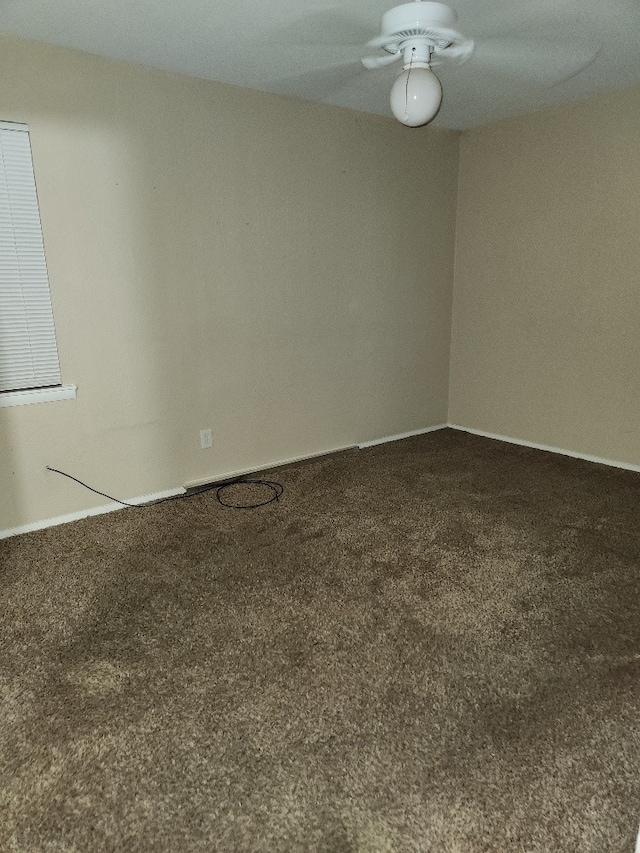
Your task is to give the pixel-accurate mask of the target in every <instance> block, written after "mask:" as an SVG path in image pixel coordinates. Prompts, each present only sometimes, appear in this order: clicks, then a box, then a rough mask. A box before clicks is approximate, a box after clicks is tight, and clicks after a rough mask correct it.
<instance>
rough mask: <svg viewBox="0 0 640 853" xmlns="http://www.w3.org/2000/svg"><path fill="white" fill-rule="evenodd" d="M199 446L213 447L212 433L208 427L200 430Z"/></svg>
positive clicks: (204, 447)
mask: <svg viewBox="0 0 640 853" xmlns="http://www.w3.org/2000/svg"><path fill="white" fill-rule="evenodd" d="M200 447H201V448H202V449H203V450H205V449H206V448H207V447H213V433H212V432H211V430H210V429H201V430H200Z"/></svg>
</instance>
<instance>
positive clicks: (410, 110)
mask: <svg viewBox="0 0 640 853" xmlns="http://www.w3.org/2000/svg"><path fill="white" fill-rule="evenodd" d="M390 100H391V111H392V112H393V114H394V116H395V117H396V118H397V119H398V121H399V122H400V123H401V124H404V125H406V126H407V127H421V126H422V125H425V124H429V122H430V121H433V119H434V118H435V117H436V115H437V113H438V110H439V109H440V104H441V103H442V85H441V83H440V81H439V80H438V78H437V77H436V75H435V74H434V73H433V71H431V70H430V69H429V68H424V67H422V68H415V67H413V68H412V67H410V66H409V67H405V69H404V71H402V73H401V74H400V75H399V76H398V77H397V78H396V81H395V83H394V84H393V86H392V87H391V99H390Z"/></svg>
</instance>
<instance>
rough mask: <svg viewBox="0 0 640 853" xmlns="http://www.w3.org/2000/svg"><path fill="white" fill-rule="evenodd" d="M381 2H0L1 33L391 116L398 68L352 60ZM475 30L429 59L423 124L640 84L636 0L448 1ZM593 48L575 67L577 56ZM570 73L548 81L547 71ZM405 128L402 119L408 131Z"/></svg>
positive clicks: (447, 123) (491, 116)
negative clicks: (433, 81) (455, 54)
mask: <svg viewBox="0 0 640 853" xmlns="http://www.w3.org/2000/svg"><path fill="white" fill-rule="evenodd" d="M394 5H398V3H397V2H394V0H344V2H342V3H341V4H340V5H339V6H337V5H333V6H332V5H320V4H318V3H316V2H311V0H298V2H295V0H180V2H177V0H3V2H2V4H1V5H0V31H4V32H7V33H11V34H15V35H19V36H24V37H26V38H32V39H37V40H39V41H44V42H50V43H52V44H57V45H62V46H65V47H71V48H76V49H78V50H84V51H88V52H91V53H96V54H100V55H103V56H110V57H114V58H117V59H125V60H130V61H133V62H139V63H143V64H147V65H153V66H156V67H158V68H164V69H168V70H171V71H179V72H183V73H186V74H194V75H197V76H199V77H205V78H209V79H212V80H219V81H223V82H227V83H234V84H236V85H239V86H247V87H250V88H254V89H263V90H267V91H272V92H282V93H286V94H290V95H296V96H299V97H302V98H306V99H308V100H317V101H323V102H325V103H329V104H336V105H339V106H343V107H350V108H353V109H357V110H363V111H365V112H371V113H379V114H382V115H391V112H390V109H389V90H390V88H391V84H392V82H393V79H394V77H395V75H396V74H397V73H398V72H399V71H400V70H401V69H400V66H396V65H394V66H391V67H390V68H385V69H382V70H379V71H365V70H364V69H363V68H362V66H361V64H360V63H359V59H360V57H362V56H363V55H366V54H367V53H368V51H367V50H366V47H365V44H366V42H367V40H368V39H370V38H373V37H374V36H375V35H377V34H378V33H379V28H380V18H381V16H382V14H383V12H385V11H387V10H388V9H389V8H391V7H392V6H394ZM451 5H452V6H453V8H455V10H456V12H457V13H458V29H459V30H460V31H461V32H462V33H463V34H464V35H466V36H469V37H470V38H473V39H475V41H476V52H475V54H474V56H473V57H472V58H471V59H470V60H469V61H468V62H467V63H465V64H464V65H460V66H456V67H445V68H442V69H439V70H438V75H439V76H440V78H441V80H442V83H443V87H444V102H443V106H442V109H441V110H440V113H439V114H438V117H437V118H436V120H435V121H434V124H436V125H440V126H441V127H450V128H467V127H472V126H474V125H477V124H482V123H484V122H487V121H492V120H495V119H499V118H504V117H506V116H509V115H515V114H518V113H524V112H529V111H532V110H535V109H540V108H542V107H545V106H551V105H553V104H558V103H562V102H564V101H569V100H575V99H579V98H583V97H587V96H589V95H591V94H594V93H597V92H601V91H604V90H606V89H612V88H618V87H622V86H628V85H633V84H636V83H640V0H538V2H537V3H535V2H530V0H455V2H453V0H452V2H451ZM593 56H595V60H594V61H593V62H592V63H591V64H590V65H588V67H586V68H585V69H584V70H582V71H579V72H578V73H575V72H576V70H577V69H579V68H580V67H581V66H582V65H583V64H584V63H585V62H587V61H588V60H589V59H591V58H592V57H593ZM567 75H573V76H571V77H570V79H566V80H564V81H562V82H558V81H559V79H560V78H562V77H563V76H567ZM408 132H409V131H408Z"/></svg>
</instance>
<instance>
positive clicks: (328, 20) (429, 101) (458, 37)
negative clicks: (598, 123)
mask: <svg viewBox="0 0 640 853" xmlns="http://www.w3.org/2000/svg"><path fill="white" fill-rule="evenodd" d="M507 20H508V22H509V23H510V24H511V27H512V29H511V33H509V32H507V33H504V29H503V24H504V22H505V21H507ZM456 22H457V15H456V13H455V11H454V10H453V9H452V8H451V7H449V6H448V5H446V4H445V3H438V2H428V1H427V0H413V2H409V3H403V4H402V5H400V6H396V7H395V8H392V9H390V10H389V11H388V12H385V14H384V15H383V16H382V26H381V34H380V35H378V36H376V37H375V38H373V39H370V31H368V32H367V31H366V30H365V32H363V38H362V42H364V41H365V39H367V38H369V41H367V42H366V46H365V48H364V49H363V48H362V42H360V44H359V45H358V44H357V43H355V42H357V41H358V38H357V37H356V39H354V40H353V41H352V40H351V39H348V42H349V46H350V47H351V49H352V51H353V50H354V49H356V50H359V51H360V56H362V53H363V52H365V51H366V50H367V49H368V51H369V53H370V55H365V56H364V58H362V59H359V60H356V61H354V60H351V61H350V62H346V63H345V62H342V63H338V64H337V65H328V66H323V67H321V68H316V69H314V70H312V71H310V72H307V73H305V74H303V75H297V76H295V77H290V78H287V80H282V81H281V82H282V83H283V84H284V89H285V91H287V90H288V91H289V92H291V93H292V94H299V92H300V87H302V88H303V89H304V88H308V90H309V92H310V94H311V95H312V96H317V94H318V92H319V90H320V89H321V88H324V89H326V90H327V94H330V93H331V92H333V91H336V90H338V89H341V88H342V87H343V86H345V85H348V84H349V82H350V81H351V80H354V79H355V78H356V77H358V76H359V74H360V73H364V72H363V66H364V69H367V70H368V71H371V70H376V69H383V68H386V67H387V66H391V65H392V64H393V63H395V62H401V63H402V71H401V72H400V74H399V76H398V77H397V79H396V80H395V83H394V84H393V86H392V88H391V109H392V112H393V114H394V116H395V117H396V118H397V119H398V121H400V122H401V123H402V124H404V125H406V126H408V127H419V126H422V125H425V124H428V123H429V122H430V121H432V120H433V119H434V118H435V117H436V115H437V113H438V110H439V109H440V105H441V103H442V85H441V83H440V80H439V79H438V77H437V76H436V74H435V73H434V70H433V69H434V68H437V67H438V66H446V65H453V64H460V63H462V62H466V61H467V60H470V59H472V64H473V65H474V67H475V69H476V71H483V72H484V73H485V74H486V73H489V74H490V75H491V76H492V77H495V78H497V79H499V78H500V76H502V77H506V78H507V79H509V78H515V79H520V80H523V81H525V82H527V83H530V84H532V85H537V86H543V87H548V86H555V85H557V84H558V83H560V82H562V81H565V80H567V79H570V78H571V77H574V76H575V75H576V74H578V73H579V72H580V71H582V70H583V69H585V68H586V67H587V66H588V65H590V64H591V63H592V62H593V61H594V59H595V58H596V57H597V55H598V49H597V48H594V43H593V40H592V39H591V37H588V36H586V35H585V33H584V27H578V22H577V21H575V20H570V19H569V18H567V17H566V16H564V17H563V16H558V15H557V14H555V15H554V14H548V12H544V11H543V10H542V9H540V8H523V9H518V8H517V6H516V7H514V8H513V10H512V13H510V14H508V15H507V14H503V15H502V16H501V18H500V19H498V20H496V19H495V18H494V20H493V21H488V22H487V25H486V29H485V30H484V31H485V32H487V31H488V32H489V34H490V35H489V36H488V37H486V36H485V35H481V36H479V37H478V38H477V41H474V40H472V39H471V38H467V37H465V36H464V35H462V34H461V33H460V32H459V31H458V30H457V29H456ZM317 23H318V24H321V25H322V29H323V30H325V36H326V43H327V44H333V45H334V46H339V45H344V47H346V46H347V42H346V41H345V39H344V37H343V36H344V35H345V34H346V33H347V32H349V31H350V30H353V29H355V30H356V31H357V33H360V32H361V31H362V29H363V28H362V27H361V25H360V24H356V23H355V22H351V21H350V19H348V18H345V17H344V16H342V15H338V14H333V15H332V16H330V17H326V16H325V17H323V18H321V19H319V20H318V22H317ZM365 33H366V34H365ZM505 36H506V37H505ZM296 41H300V42H302V43H305V42H306V43H307V44H309V43H316V42H315V40H312V41H311V42H310V41H309V28H308V27H307V26H306V25H305V24H303V29H302V33H301V32H300V31H298V30H297V29H295V30H294V31H293V32H291V33H290V34H289V38H288V42H289V43H291V42H294V43H295V42H296ZM287 81H288V85H287ZM291 84H293V89H292V87H291Z"/></svg>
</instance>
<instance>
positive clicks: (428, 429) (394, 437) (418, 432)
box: [358, 424, 447, 450]
mask: <svg viewBox="0 0 640 853" xmlns="http://www.w3.org/2000/svg"><path fill="white" fill-rule="evenodd" d="M446 428H447V424H436V425H435V426H430V427H424V428H423V429H412V430H411V432H399V433H398V434H397V435H387V436H385V437H384V438H374V439H373V440H372V441H363V442H362V443H361V444H359V445H358V448H359V449H360V450H362V449H363V448H364V447H374V446H375V445H376V444H386V443H387V442H388V441H400V439H401V438H411V437H412V436H414V435H424V434H425V433H427V432H435V431H436V430H439V429H446Z"/></svg>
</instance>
